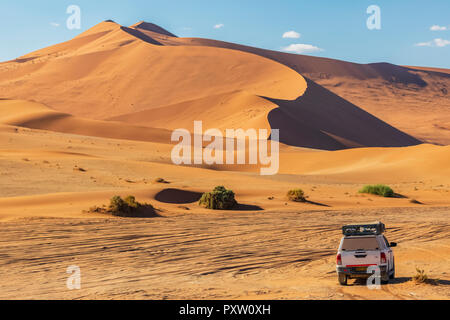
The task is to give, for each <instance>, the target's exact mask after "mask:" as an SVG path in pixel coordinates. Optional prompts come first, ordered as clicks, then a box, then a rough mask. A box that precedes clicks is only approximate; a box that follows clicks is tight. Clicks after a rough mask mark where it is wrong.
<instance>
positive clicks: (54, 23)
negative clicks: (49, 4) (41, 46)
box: [50, 22, 59, 28]
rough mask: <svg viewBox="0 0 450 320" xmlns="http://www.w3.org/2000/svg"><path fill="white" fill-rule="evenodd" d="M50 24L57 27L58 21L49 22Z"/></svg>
mask: <svg viewBox="0 0 450 320" xmlns="http://www.w3.org/2000/svg"><path fill="white" fill-rule="evenodd" d="M50 25H51V26H52V27H55V28H57V27H59V23H56V22H50Z"/></svg>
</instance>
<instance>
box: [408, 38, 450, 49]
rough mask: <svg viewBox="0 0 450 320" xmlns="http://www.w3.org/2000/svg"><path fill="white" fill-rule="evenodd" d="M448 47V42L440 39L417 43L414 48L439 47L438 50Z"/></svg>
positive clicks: (449, 43)
mask: <svg viewBox="0 0 450 320" xmlns="http://www.w3.org/2000/svg"><path fill="white" fill-rule="evenodd" d="M448 45H450V40H445V39H441V38H437V39H434V40H431V41H428V42H419V43H416V44H415V46H416V47H440V48H442V47H445V46H448Z"/></svg>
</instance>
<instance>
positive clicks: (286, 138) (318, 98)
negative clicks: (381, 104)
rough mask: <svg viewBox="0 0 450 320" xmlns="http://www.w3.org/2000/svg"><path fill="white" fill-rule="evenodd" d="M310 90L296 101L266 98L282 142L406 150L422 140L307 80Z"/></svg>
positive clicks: (327, 146) (292, 144)
mask: <svg viewBox="0 0 450 320" xmlns="http://www.w3.org/2000/svg"><path fill="white" fill-rule="evenodd" d="M305 79H306V81H307V83H308V88H307V90H306V92H305V94H304V95H303V96H301V97H299V98H297V99H296V100H294V101H287V100H277V99H271V98H265V99H267V100H269V101H272V102H273V103H275V104H276V105H278V108H276V109H274V110H272V111H271V112H270V113H269V115H268V120H269V123H270V126H271V128H273V129H280V142H282V143H285V144H288V145H291V146H296V147H306V148H314V149H324V150H341V149H347V148H357V147H406V146H413V145H418V144H421V141H419V140H417V139H415V138H414V137H411V136H409V135H408V134H406V133H404V132H402V131H400V130H398V129H396V128H394V127H392V126H391V125H389V124H387V123H386V122H384V121H382V120H380V119H378V118H376V117H375V116H373V115H371V114H370V113H368V112H366V111H364V110H362V109H360V108H358V107H357V106H355V105H354V104H352V103H350V102H348V101H346V100H345V99H343V98H341V97H339V96H338V95H336V94H334V93H332V92H331V91H329V90H327V89H325V88H323V87H322V86H320V85H318V84H316V83H315V82H314V81H312V80H310V79H308V78H305Z"/></svg>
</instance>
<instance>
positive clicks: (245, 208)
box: [231, 203, 264, 211]
mask: <svg viewBox="0 0 450 320" xmlns="http://www.w3.org/2000/svg"><path fill="white" fill-rule="evenodd" d="M231 211H264V209H263V208H261V207H260V206H254V205H250V204H242V203H238V204H237V205H236V206H234V208H233V209H232V210H231Z"/></svg>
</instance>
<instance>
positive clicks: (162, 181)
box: [154, 178, 168, 183]
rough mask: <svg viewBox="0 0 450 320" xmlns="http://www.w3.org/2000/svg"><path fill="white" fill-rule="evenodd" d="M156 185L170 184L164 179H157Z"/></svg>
mask: <svg viewBox="0 0 450 320" xmlns="http://www.w3.org/2000/svg"><path fill="white" fill-rule="evenodd" d="M154 183H168V182H167V181H166V180H164V179H163V178H156V179H155V180H154Z"/></svg>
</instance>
